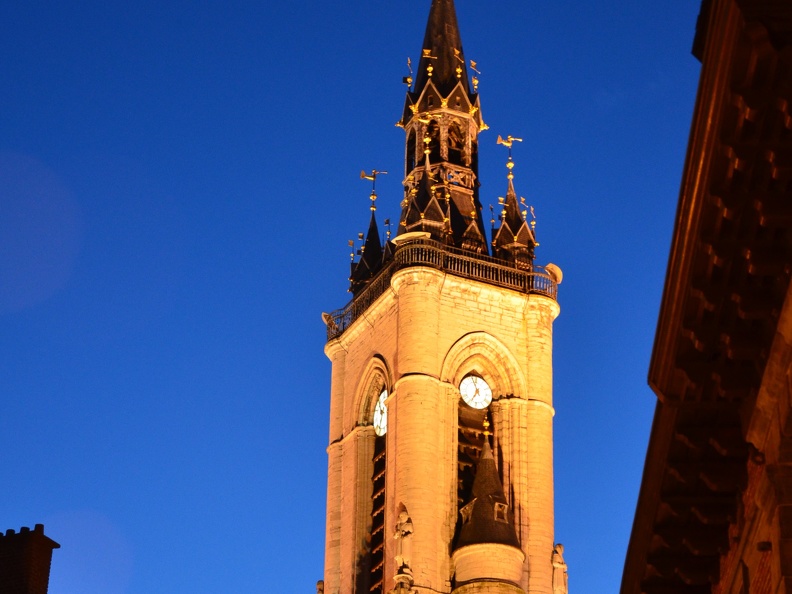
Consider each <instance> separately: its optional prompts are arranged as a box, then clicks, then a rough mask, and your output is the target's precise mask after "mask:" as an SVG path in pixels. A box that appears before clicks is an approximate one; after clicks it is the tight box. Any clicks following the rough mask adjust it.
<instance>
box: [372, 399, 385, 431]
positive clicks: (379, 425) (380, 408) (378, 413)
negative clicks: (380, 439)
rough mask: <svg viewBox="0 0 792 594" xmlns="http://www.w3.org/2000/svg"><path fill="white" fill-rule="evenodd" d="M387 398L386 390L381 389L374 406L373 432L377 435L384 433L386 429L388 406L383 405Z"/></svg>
mask: <svg viewBox="0 0 792 594" xmlns="http://www.w3.org/2000/svg"><path fill="white" fill-rule="evenodd" d="M387 398H388V391H387V390H383V391H382V393H381V394H380V395H379V398H377V404H376V405H375V406H374V433H376V434H377V435H385V433H386V432H387V431H388V407H387V406H386V405H385V400H386V399H387Z"/></svg>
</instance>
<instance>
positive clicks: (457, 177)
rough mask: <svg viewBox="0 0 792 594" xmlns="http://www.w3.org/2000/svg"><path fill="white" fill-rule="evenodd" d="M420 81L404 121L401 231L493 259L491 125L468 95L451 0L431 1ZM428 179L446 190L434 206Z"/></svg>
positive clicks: (409, 98) (410, 93) (475, 97)
mask: <svg viewBox="0 0 792 594" xmlns="http://www.w3.org/2000/svg"><path fill="white" fill-rule="evenodd" d="M415 75H416V84H415V88H414V89H413V90H411V91H408V92H407V100H406V104H405V108H404V112H403V115H402V119H401V121H400V122H399V125H400V126H402V127H403V128H404V130H405V132H406V134H407V150H406V157H407V158H406V163H405V181H404V185H405V200H404V201H403V202H402V215H401V219H400V226H399V233H405V232H410V231H416V230H422V231H429V232H430V233H431V236H432V239H434V240H435V241H440V242H442V243H446V244H450V245H453V246H454V247H458V248H462V249H464V250H466V251H469V252H472V253H473V254H488V249H487V240H486V236H485V231H484V221H483V219H482V216H481V203H480V201H479V190H478V186H479V182H478V134H479V132H480V131H481V130H483V129H485V128H486V127H485V125H484V122H483V121H482V119H481V111H480V109H479V100H478V95H477V94H476V93H475V92H472V93H471V91H470V83H469V80H468V72H467V65H466V63H465V55H464V53H463V51H462V38H461V36H460V34H459V26H458V24H457V17H456V9H455V7H454V1H453V0H432V6H431V8H430V10H429V20H428V22H427V25H426V35H425V36H424V43H423V46H422V48H421V58H420V60H419V63H418V69H417V72H416V73H415ZM427 177H431V178H433V180H439V181H441V183H442V184H443V192H442V196H440V200H439V202H438V203H436V204H435V203H434V202H437V201H436V200H434V201H433V200H431V199H430V200H427V199H426V198H427V196H426V194H427V192H426V188H427V187H428V186H427V184H426V183H425V182H424V181H422V180H424V179H425V178H427ZM430 194H431V196H432V197H434V198H435V199H436V198H437V196H436V195H435V192H434V191H432V192H431V193H430Z"/></svg>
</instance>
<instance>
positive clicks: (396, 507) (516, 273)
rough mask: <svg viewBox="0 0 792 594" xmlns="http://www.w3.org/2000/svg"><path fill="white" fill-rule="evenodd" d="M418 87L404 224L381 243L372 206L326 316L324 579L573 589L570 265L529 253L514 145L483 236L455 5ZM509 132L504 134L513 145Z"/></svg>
mask: <svg viewBox="0 0 792 594" xmlns="http://www.w3.org/2000/svg"><path fill="white" fill-rule="evenodd" d="M405 82H406V83H407V85H408V92H407V99H406V105H405V108H404V112H403V114H402V119H401V120H400V125H401V126H402V127H403V128H404V130H405V132H406V140H407V142H406V151H405V164H406V166H405V178H404V187H405V193H404V198H403V200H402V202H401V209H402V210H401V217H400V221H399V228H398V231H397V233H396V236H395V237H394V238H393V239H392V240H391V238H390V237H389V236H388V237H387V238H385V240H384V241H383V240H382V238H381V237H380V235H379V230H378V226H377V222H376V216H375V212H374V210H375V208H374V206H373V202H372V215H371V223H370V225H369V231H368V233H367V235H366V237H365V239H364V242H363V245H362V246H361V249H360V251H359V252H358V253H359V256H360V257H359V259H358V260H357V261H356V262H353V264H352V271H351V277H350V281H351V288H350V290H351V292H352V294H353V299H352V301H351V302H350V303H349V304H348V305H347V306H346V307H345V308H343V309H341V310H338V311H336V312H333V313H332V314H324V316H323V318H324V320H325V323H326V324H327V333H328V342H327V345H326V347H325V353H326V354H327V356H328V357H329V358H330V360H331V362H332V385H331V395H330V435H329V446H328V449H327V452H328V458H329V460H328V494H327V532H326V546H325V575H324V580H323V583H320V587H321V588H323V591H324V593H325V594H363V593H374V594H386V593H394V594H402V593H403V594H407V593H415V594H418V593H420V594H429V593H438V592H445V593H452V592H453V593H458V594H473V593H476V594H481V593H492V594H499V593H515V594H520V593H522V594H561V593H562V592H563V593H565V592H566V588H565V586H560V585H559V584H561V583H562V581H563V580H562V578H565V575H563V576H562V575H561V573H563V571H564V569H563V568H565V565H563V560H560V561H559V559H560V558H561V555H560V552H559V550H558V549H556V550H555V552H554V544H555V543H554V534H553V523H554V522H553V437H552V434H553V412H554V411H553V402H552V325H553V320H554V319H555V318H556V316H557V315H558V313H559V307H558V303H557V301H556V293H557V284H558V282H560V280H561V273H560V270H559V269H558V268H557V267H555V266H552V265H548V266H547V269H542V268H540V267H538V266H535V265H534V248H535V246H536V241H535V237H534V231H533V228H532V226H531V225H529V224H528V222H527V221H526V211H525V208H526V207H524V206H521V203H520V201H518V198H517V194H516V192H515V190H514V183H513V175H512V167H513V163H512V161H511V156H510V157H509V162H508V167H509V169H508V176H507V182H506V184H505V185H506V192H505V194H506V196H505V197H503V198H501V199H500V200H499V203H500V206H499V209H500V210H501V212H500V213H499V215H498V219H499V224H498V227H497V229H495V228H494V229H493V233H492V240H491V242H488V241H487V239H486V232H485V229H484V225H483V221H482V214H481V213H482V208H481V203H480V201H479V185H480V184H479V179H478V147H479V133H480V132H482V131H483V130H485V129H486V126H485V125H484V122H483V120H482V116H481V110H480V103H479V96H478V93H477V81H476V79H475V77H470V76H469V72H468V65H467V63H466V62H465V57H464V53H463V51H462V42H461V37H460V34H459V28H458V26H457V19H456V11H455V8H454V2H453V0H432V4H431V9H430V12H429V21H428V24H427V28H426V35H425V38H424V43H423V46H422V48H421V58H420V60H419V62H418V66H417V69H416V72H415V80H414V81H413V80H412V77H409V78H407V79H405ZM413 82H414V85H413ZM513 140H514V139H512V138H511V137H509V138H508V139H507V140H506V141H502V140H501V139H500V138H499V141H500V142H501V143H503V144H506V145H507V146H509V148H511V142H512V141H513ZM493 144H494V142H493ZM375 177H376V172H373V173H372V175H371V176H370V177H369V179H372V178H375ZM375 198H376V195H375V194H374V193H373V192H372V199H375ZM490 247H491V255H490ZM554 566H555V567H556V569H555V576H554ZM554 584H555V585H554Z"/></svg>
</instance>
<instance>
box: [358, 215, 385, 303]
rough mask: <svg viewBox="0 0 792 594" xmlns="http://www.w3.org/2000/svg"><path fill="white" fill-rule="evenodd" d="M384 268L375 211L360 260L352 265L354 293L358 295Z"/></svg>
mask: <svg viewBox="0 0 792 594" xmlns="http://www.w3.org/2000/svg"><path fill="white" fill-rule="evenodd" d="M381 267H382V243H380V237H379V229H378V228H377V218H376V217H375V216H374V211H373V210H372V211H371V222H370V223H369V229H368V233H367V234H366V242H365V243H364V244H363V249H362V252H361V254H360V260H358V262H357V263H353V264H352V278H351V279H350V280H351V281H352V287H351V288H352V293H353V294H357V293H358V291H359V290H360V289H362V288H363V287H364V286H365V283H366V281H368V280H369V279H371V277H373V276H374V275H375V274H376V273H377V272H379V269H380V268H381Z"/></svg>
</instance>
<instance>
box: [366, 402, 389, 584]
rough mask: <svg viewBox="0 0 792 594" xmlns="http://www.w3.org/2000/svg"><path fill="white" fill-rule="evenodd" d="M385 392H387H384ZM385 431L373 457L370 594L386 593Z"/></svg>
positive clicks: (375, 440) (375, 439)
mask: <svg viewBox="0 0 792 594" xmlns="http://www.w3.org/2000/svg"><path fill="white" fill-rule="evenodd" d="M383 393H384V394H385V392H383ZM385 450H386V448H385V433H383V434H382V435H377V436H376V437H375V438H374V455H373V456H372V459H371V465H372V474H371V549H370V550H371V571H370V576H369V592H370V594H384V592H385V587H384V586H385V581H384V579H383V576H384V572H383V569H384V564H385V463H386V456H385V453H386V452H385Z"/></svg>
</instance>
